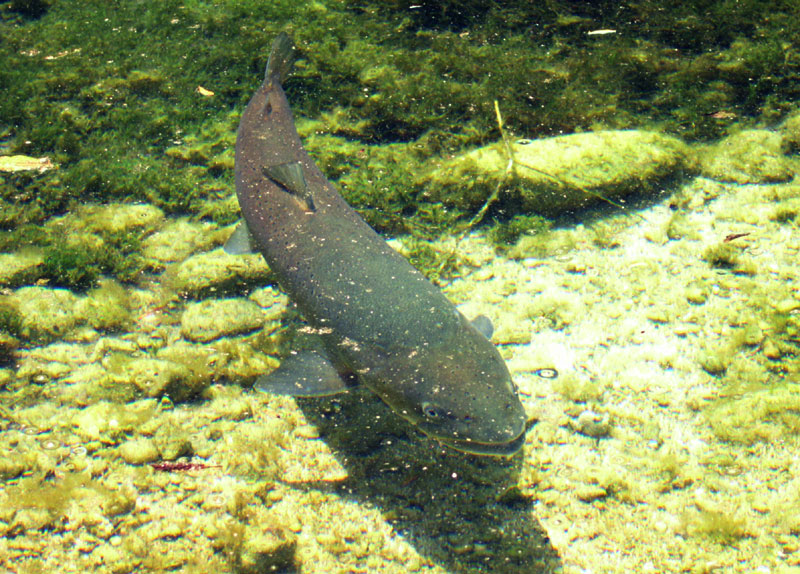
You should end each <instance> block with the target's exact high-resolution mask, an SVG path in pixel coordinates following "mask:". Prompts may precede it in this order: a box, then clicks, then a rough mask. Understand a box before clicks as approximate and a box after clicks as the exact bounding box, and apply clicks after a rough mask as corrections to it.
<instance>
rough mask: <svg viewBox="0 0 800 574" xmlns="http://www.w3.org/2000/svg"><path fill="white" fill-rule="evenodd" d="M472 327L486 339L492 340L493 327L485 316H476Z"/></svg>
mask: <svg viewBox="0 0 800 574" xmlns="http://www.w3.org/2000/svg"><path fill="white" fill-rule="evenodd" d="M472 326H473V327H475V328H476V329H477V330H478V332H479V333H480V334H481V335H483V336H484V337H486V338H487V339H491V338H492V334H493V333H494V326H493V325H492V321H491V320H490V319H489V317H487V316H486V315H478V316H477V317H475V318H474V319H473V320H472Z"/></svg>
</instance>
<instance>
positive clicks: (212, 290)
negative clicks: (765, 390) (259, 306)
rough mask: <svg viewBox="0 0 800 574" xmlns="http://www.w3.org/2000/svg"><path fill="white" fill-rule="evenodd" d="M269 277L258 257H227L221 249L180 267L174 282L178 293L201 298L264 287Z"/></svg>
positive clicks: (187, 261) (204, 254)
mask: <svg viewBox="0 0 800 574" xmlns="http://www.w3.org/2000/svg"><path fill="white" fill-rule="evenodd" d="M269 273H270V271H269V267H267V264H266V263H265V262H264V258H263V257H262V256H261V255H260V254H253V255H228V254H227V253H225V252H224V251H223V250H222V249H215V250H213V251H209V252H207V253H199V254H197V255H194V256H192V257H190V258H189V259H187V260H186V261H184V262H182V263H179V264H178V266H177V269H176V270H175V275H174V278H175V287H176V289H177V290H178V291H179V292H181V293H184V294H186V295H189V296H190V297H203V296H207V295H212V294H217V295H219V294H220V293H224V292H226V291H241V290H242V288H244V287H247V286H249V285H258V284H260V285H263V284H264V283H267V282H268V279H269Z"/></svg>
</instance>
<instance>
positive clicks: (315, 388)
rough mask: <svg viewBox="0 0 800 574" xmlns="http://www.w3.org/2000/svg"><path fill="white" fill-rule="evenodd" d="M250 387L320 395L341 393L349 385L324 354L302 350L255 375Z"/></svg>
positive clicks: (277, 393)
mask: <svg viewBox="0 0 800 574" xmlns="http://www.w3.org/2000/svg"><path fill="white" fill-rule="evenodd" d="M253 388H254V389H257V390H259V391H263V392H265V393H271V394H274V395H290V396H294V397H323V396H327V395H335V394H337V393H342V392H344V391H346V390H348V388H349V386H348V384H347V383H346V382H345V380H344V379H343V378H342V377H341V375H340V374H339V372H338V371H337V370H336V367H334V366H333V364H332V363H331V362H330V360H328V358H327V357H325V356H324V355H322V354H321V353H319V352H317V351H302V352H299V353H296V354H291V355H289V356H288V357H286V358H285V359H284V360H283V361H282V362H281V364H280V366H279V367H278V368H277V369H275V370H274V371H272V372H271V373H270V374H268V375H262V376H260V377H259V378H258V379H256V383H255V385H254V386H253Z"/></svg>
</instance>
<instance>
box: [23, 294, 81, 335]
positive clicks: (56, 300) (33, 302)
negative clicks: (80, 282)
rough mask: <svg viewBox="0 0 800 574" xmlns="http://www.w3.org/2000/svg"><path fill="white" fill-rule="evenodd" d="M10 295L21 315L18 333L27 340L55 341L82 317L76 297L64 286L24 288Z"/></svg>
mask: <svg viewBox="0 0 800 574" xmlns="http://www.w3.org/2000/svg"><path fill="white" fill-rule="evenodd" d="M13 298H14V300H15V301H16V302H17V306H18V308H19V313H20V316H21V317H22V325H21V329H20V335H21V336H22V338H24V339H28V340H30V341H35V342H38V343H47V342H50V341H54V340H56V339H59V338H61V337H63V336H64V335H65V334H66V333H67V332H69V331H70V330H71V329H73V328H74V327H75V326H77V325H78V324H79V323H80V322H81V321H82V320H83V316H82V315H81V311H80V309H79V308H78V297H76V296H75V295H73V294H72V293H71V292H69V291H68V290H66V289H49V288H46V287H23V288H21V289H18V290H17V291H16V292H15V293H14V295H13Z"/></svg>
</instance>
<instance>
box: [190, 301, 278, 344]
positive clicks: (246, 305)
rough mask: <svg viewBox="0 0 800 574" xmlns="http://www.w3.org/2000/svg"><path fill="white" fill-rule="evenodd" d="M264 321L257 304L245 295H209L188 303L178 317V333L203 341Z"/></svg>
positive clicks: (258, 325) (249, 328)
mask: <svg viewBox="0 0 800 574" xmlns="http://www.w3.org/2000/svg"><path fill="white" fill-rule="evenodd" d="M263 325H264V314H263V313H262V311H261V308H260V307H259V306H258V305H256V304H255V303H254V302H252V301H249V300H247V299H210V300H207V301H201V302H199V303H192V304H190V305H189V306H188V307H187V308H186V311H185V312H184V314H183V317H182V318H181V333H182V334H183V336H184V337H186V338H187V339H189V340H190V341H195V342H200V343H207V342H209V341H213V340H214V339H219V338H220V337H229V336H233V335H241V334H243V333H249V332H251V331H255V330H256V329H259V328H261V327H262V326H263Z"/></svg>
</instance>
